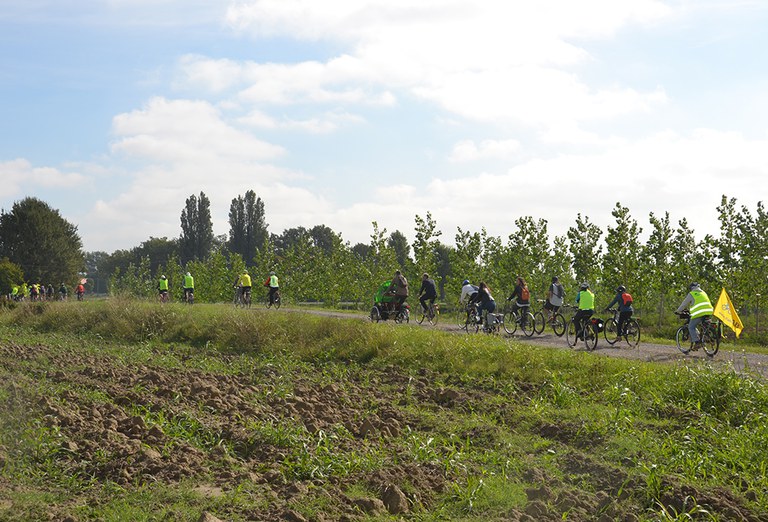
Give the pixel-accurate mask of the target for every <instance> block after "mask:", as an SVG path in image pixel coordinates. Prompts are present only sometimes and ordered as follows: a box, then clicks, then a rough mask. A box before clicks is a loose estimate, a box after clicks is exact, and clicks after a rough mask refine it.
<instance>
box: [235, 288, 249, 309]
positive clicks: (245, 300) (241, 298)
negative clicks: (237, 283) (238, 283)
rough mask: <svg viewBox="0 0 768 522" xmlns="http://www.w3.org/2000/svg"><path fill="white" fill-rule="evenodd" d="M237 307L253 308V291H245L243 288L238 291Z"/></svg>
mask: <svg viewBox="0 0 768 522" xmlns="http://www.w3.org/2000/svg"><path fill="white" fill-rule="evenodd" d="M237 294H238V295H237V298H236V299H237V303H236V304H237V305H239V306H240V307H241V308H250V307H251V291H250V290H243V289H242V288H238V289H237Z"/></svg>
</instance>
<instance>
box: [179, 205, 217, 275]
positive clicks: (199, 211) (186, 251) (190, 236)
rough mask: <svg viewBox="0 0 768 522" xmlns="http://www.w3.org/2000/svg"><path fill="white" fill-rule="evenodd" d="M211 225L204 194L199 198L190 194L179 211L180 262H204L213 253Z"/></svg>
mask: <svg viewBox="0 0 768 522" xmlns="http://www.w3.org/2000/svg"><path fill="white" fill-rule="evenodd" d="M213 239H214V238H213V223H212V222H211V201H210V200H209V199H208V196H206V195H205V193H204V192H200V197H197V196H195V195H194V194H192V195H191V196H190V197H188V198H187V201H186V204H185V207H184V209H183V210H182V211H181V237H180V238H179V248H180V251H181V262H182V264H184V265H186V264H187V263H188V262H190V261H204V260H206V259H207V258H208V256H210V254H211V252H212V251H213Z"/></svg>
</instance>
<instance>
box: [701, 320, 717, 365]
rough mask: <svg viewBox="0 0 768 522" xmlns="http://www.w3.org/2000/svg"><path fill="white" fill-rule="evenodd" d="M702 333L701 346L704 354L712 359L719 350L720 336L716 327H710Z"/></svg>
mask: <svg viewBox="0 0 768 522" xmlns="http://www.w3.org/2000/svg"><path fill="white" fill-rule="evenodd" d="M703 330H704V332H703V334H702V336H701V341H702V342H701V344H702V348H703V349H704V353H706V354H707V355H708V356H710V357H714V356H715V354H716V353H717V352H718V350H719V349H720V335H719V332H718V328H717V326H716V325H710V326H709V327H707V328H704V329H703Z"/></svg>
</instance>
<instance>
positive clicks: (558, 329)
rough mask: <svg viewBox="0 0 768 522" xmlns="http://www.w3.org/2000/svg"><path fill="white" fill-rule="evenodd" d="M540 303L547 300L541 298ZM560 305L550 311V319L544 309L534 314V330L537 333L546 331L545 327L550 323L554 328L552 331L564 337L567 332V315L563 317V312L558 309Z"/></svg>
mask: <svg viewBox="0 0 768 522" xmlns="http://www.w3.org/2000/svg"><path fill="white" fill-rule="evenodd" d="M539 302H540V303H544V302H546V301H545V300H544V299H539ZM559 309H560V307H557V308H555V309H554V310H550V311H549V319H547V317H546V315H547V314H545V313H544V309H541V310H539V311H538V312H536V313H535V314H533V318H534V330H535V331H536V333H537V334H541V333H542V332H544V328H545V327H546V325H549V326H550V327H551V328H552V331H553V332H554V334H555V335H556V336H558V337H562V336H563V334H564V333H565V326H566V322H565V317H563V314H561V313H560V312H559V311H558V310H559Z"/></svg>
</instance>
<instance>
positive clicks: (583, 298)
mask: <svg viewBox="0 0 768 522" xmlns="http://www.w3.org/2000/svg"><path fill="white" fill-rule="evenodd" d="M576 304H578V305H579V309H578V311H577V312H576V314H575V315H574V316H573V324H574V325H575V326H576V339H582V329H583V328H584V321H587V320H589V318H590V317H592V315H593V314H594V313H595V294H593V293H592V290H590V289H589V283H587V282H586V281H585V282H583V283H581V285H580V286H579V293H578V294H576Z"/></svg>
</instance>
